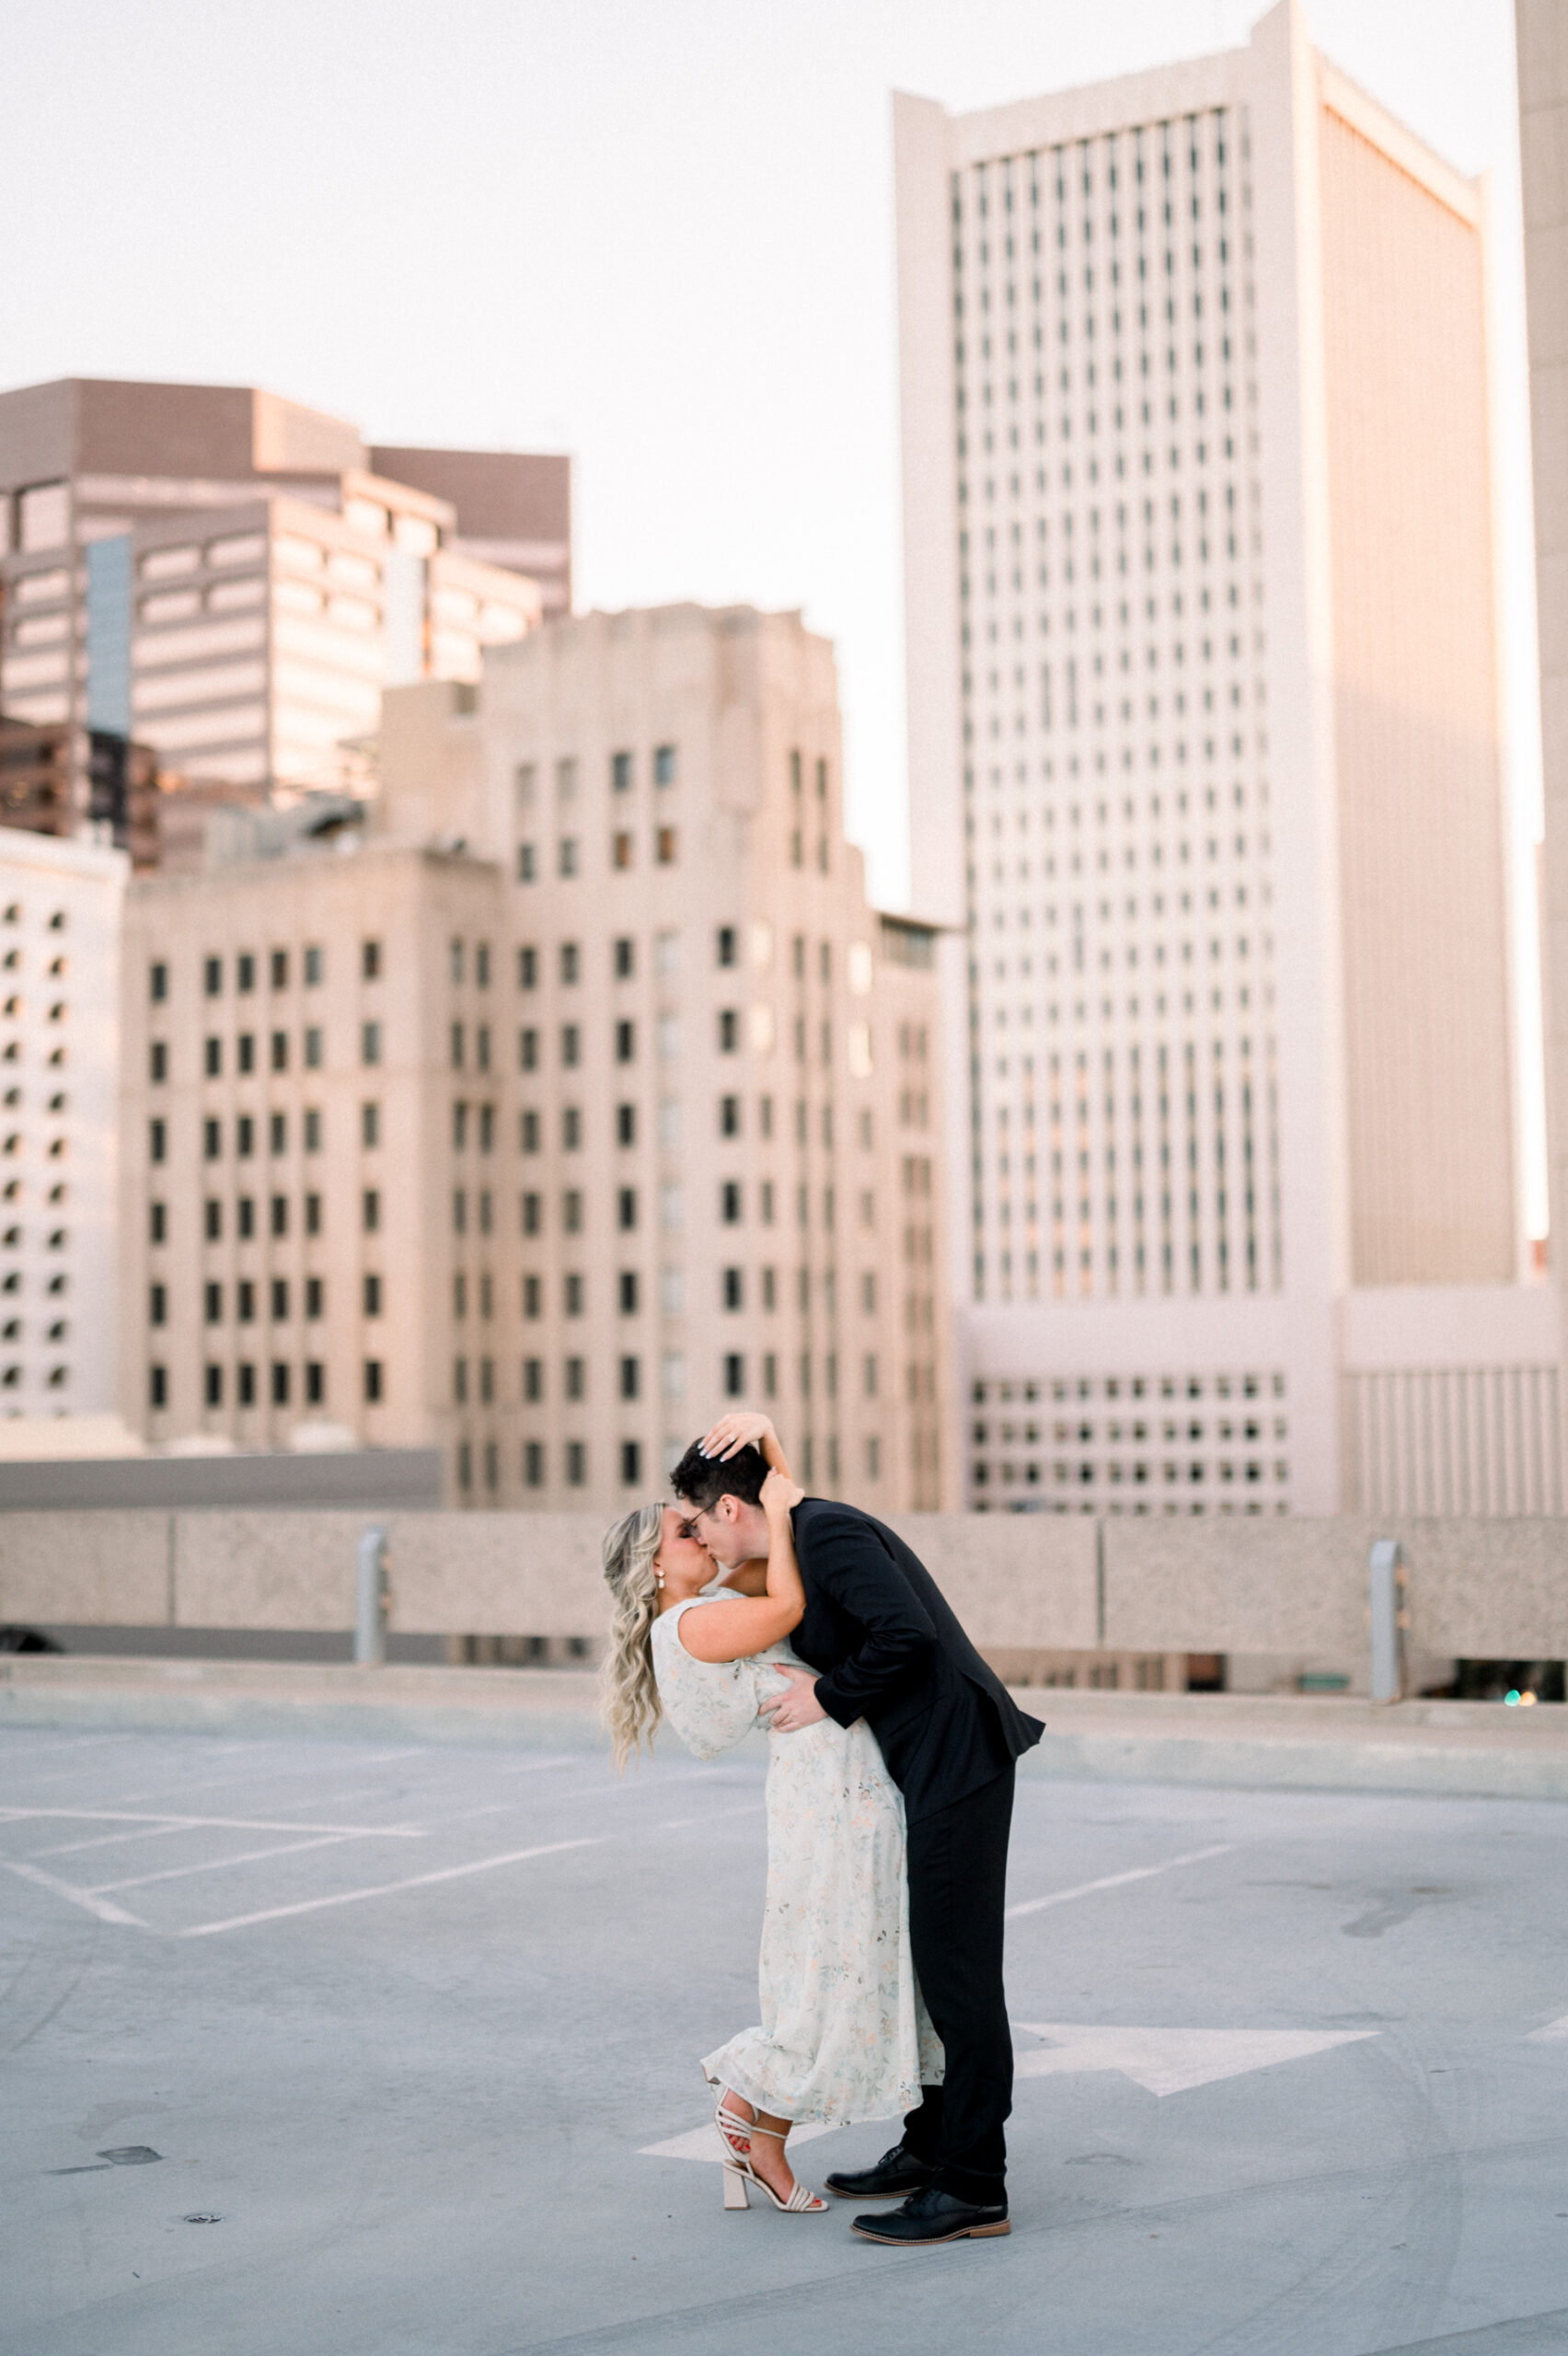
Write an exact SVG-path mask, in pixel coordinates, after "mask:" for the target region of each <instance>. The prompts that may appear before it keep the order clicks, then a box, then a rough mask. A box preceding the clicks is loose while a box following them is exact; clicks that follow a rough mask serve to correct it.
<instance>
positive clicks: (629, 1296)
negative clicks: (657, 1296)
mask: <svg viewBox="0 0 1568 2356" xmlns="http://www.w3.org/2000/svg"><path fill="white" fill-rule="evenodd" d="M619 1298H620V1313H621V1315H622V1316H623V1317H635V1316H636V1315H637V1311H638V1283H637V1270H636V1269H635V1268H623V1269H622V1270H621V1272H620V1285H619Z"/></svg>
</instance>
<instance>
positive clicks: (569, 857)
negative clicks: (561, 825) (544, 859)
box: [556, 835, 577, 876]
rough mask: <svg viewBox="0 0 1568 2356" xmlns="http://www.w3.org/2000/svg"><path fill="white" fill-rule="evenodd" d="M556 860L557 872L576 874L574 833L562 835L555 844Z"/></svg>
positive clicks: (564, 874)
mask: <svg viewBox="0 0 1568 2356" xmlns="http://www.w3.org/2000/svg"><path fill="white" fill-rule="evenodd" d="M556 860H557V872H558V874H559V875H562V876H571V875H575V874H576V872H577V837H576V836H575V835H562V837H561V838H560V841H559V845H558V846H557V853H556Z"/></svg>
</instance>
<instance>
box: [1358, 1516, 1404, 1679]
mask: <svg viewBox="0 0 1568 2356" xmlns="http://www.w3.org/2000/svg"><path fill="white" fill-rule="evenodd" d="M1406 1585H1407V1579H1406V1576H1405V1567H1404V1555H1403V1553H1401V1548H1400V1542H1399V1540H1398V1539H1397V1538H1379V1539H1378V1540H1377V1542H1375V1544H1374V1545H1373V1548H1372V1552H1371V1553H1370V1554H1369V1556H1368V1557H1367V1562H1366V1603H1367V1618H1368V1623H1369V1625H1370V1627H1371V1632H1372V1699H1373V1700H1374V1702H1397V1701H1399V1700H1400V1699H1401V1696H1402V1695H1403V1692H1404V1671H1405V1658H1404V1652H1405V1646H1404V1634H1405V1630H1406V1628H1407V1627H1408V1626H1409V1625H1410V1614H1409V1612H1408V1611H1406V1610H1405V1608H1404V1595H1405V1588H1406Z"/></svg>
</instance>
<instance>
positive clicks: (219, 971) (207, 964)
mask: <svg viewBox="0 0 1568 2356" xmlns="http://www.w3.org/2000/svg"><path fill="white" fill-rule="evenodd" d="M223 987H224V961H223V959H222V958H221V957H209V958H207V959H205V960H204V962H203V964H202V989H203V990H204V991H205V992H206V994H207V996H208V997H209V998H219V997H221V996H222V995H223Z"/></svg>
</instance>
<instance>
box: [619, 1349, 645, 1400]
mask: <svg viewBox="0 0 1568 2356" xmlns="http://www.w3.org/2000/svg"><path fill="white" fill-rule="evenodd" d="M641 1374H642V1361H641V1359H640V1358H622V1360H621V1362H620V1395H621V1397H622V1398H623V1399H635V1398H636V1397H637V1395H638V1391H639V1388H640V1381H641Z"/></svg>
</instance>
